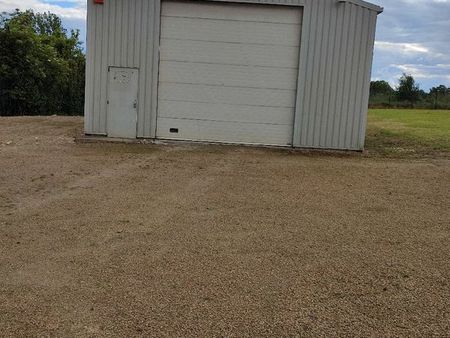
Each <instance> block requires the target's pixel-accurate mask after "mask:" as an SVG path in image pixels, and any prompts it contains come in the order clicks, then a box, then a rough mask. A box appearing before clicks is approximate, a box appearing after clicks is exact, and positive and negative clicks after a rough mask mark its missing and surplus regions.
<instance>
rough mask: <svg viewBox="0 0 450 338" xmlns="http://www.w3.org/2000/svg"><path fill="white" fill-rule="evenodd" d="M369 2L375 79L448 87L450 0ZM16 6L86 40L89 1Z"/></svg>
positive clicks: (36, 0) (9, 4)
mask: <svg viewBox="0 0 450 338" xmlns="http://www.w3.org/2000/svg"><path fill="white" fill-rule="evenodd" d="M88 1H92V0H88ZM106 1H108V0H106ZM371 2H373V3H376V4H377V5H380V6H382V7H384V12H383V13H382V14H380V15H379V17H378V26H377V35H376V42H375V55H374V63H373V71H372V79H373V80H386V81H389V82H390V83H391V84H392V85H395V84H396V83H397V81H398V78H399V77H400V76H401V75H402V73H407V74H411V75H413V76H414V77H415V78H416V80H417V82H418V83H419V84H420V87H421V88H422V89H424V90H428V89H429V88H431V87H433V86H437V85H440V84H444V85H446V86H448V87H450V0H372V1H371ZM15 8H19V9H22V10H24V9H33V10H35V11H38V12H43V11H51V12H53V13H55V14H58V15H59V16H61V17H62V18H63V23H64V25H65V27H67V28H69V29H80V32H81V37H82V40H83V41H84V40H85V35H86V27H85V26H86V19H85V18H86V0H0V12H4V11H6V12H10V11H12V10H14V9H15Z"/></svg>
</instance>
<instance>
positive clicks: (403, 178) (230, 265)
mask: <svg viewBox="0 0 450 338" xmlns="http://www.w3.org/2000/svg"><path fill="white" fill-rule="evenodd" d="M81 127H82V120H81V119H80V118H70V117H65V118H63V117H49V118H0V169H1V170H0V328H1V332H0V336H3V335H4V336H59V337H62V336H65V337H69V336H79V337H94V336H95V337H99V336H115V337H118V336H120V337H134V336H154V337H163V336H172V337H174V336H179V337H188V336H196V337H209V336H224V337H257V336H273V337H282V336H283V337H284V336H289V337H291V336H298V337H321V336H322V337H337V336H341V337H343V336H350V337H356V336H360V337H368V336H372V337H388V336H405V337H406V336H408V337H412V336H416V337H430V336H432V335H435V336H449V335H450V244H449V243H450V236H449V235H450V193H449V192H450V161H449V160H448V159H439V158H436V159H427V160H420V159H413V160H405V159H403V160H400V159H398V160H396V159H389V160H387V159H383V158H371V157H370V156H363V155H359V154H356V155H345V156H343V155H339V156H338V155H334V156H331V155H325V154H305V153H302V152H292V151H287V150H269V149H254V148H245V147H232V146H204V145H181V144H180V145H167V146H163V145H139V144H103V143H94V144H78V143H75V142H74V141H73V136H74V135H75V134H76V133H79V132H80V130H81Z"/></svg>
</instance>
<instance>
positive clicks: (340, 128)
mask: <svg viewBox="0 0 450 338" xmlns="http://www.w3.org/2000/svg"><path fill="white" fill-rule="evenodd" d="M197 1H199V2H200V3H205V2H204V1H202V0H197ZM214 1H215V2H239V3H259V4H276V5H289V6H301V7H303V20H304V22H303V24H302V37H301V41H302V46H301V49H300V58H299V59H300V64H299V72H298V91H297V98H296V111H295V126H294V146H296V147H312V148H333V149H362V148H363V145H364V137H365V128H366V119H367V104H368V95H369V84H370V72H371V65H372V54H373V45H374V37H375V26H376V19H377V14H378V12H379V11H380V8H379V7H376V6H373V5H371V4H368V3H366V2H364V1H360V0H214ZM280 7H284V6H280ZM272 18H273V19H274V20H277V18H276V16H273V17H272V16H270V18H269V19H268V20H271V19H272ZM266 19H267V18H266ZM268 24H270V23H268ZM159 27H160V1H159V0H107V1H105V4H104V5H93V1H88V40H87V41H88V43H87V49H88V55H87V78H86V106H85V107H86V108H85V114H86V118H85V125H86V132H87V133H93V134H104V133H105V131H106V87H107V67H108V66H123V67H138V68H140V73H141V80H140V84H139V99H140V102H141V105H140V107H139V120H138V136H140V137H155V128H156V115H157V114H156V106H157V104H158V102H157V95H156V93H157V81H158V70H159V67H158V49H159V41H160V40H159ZM161 48H162V53H161V58H165V57H167V55H172V54H179V53H180V51H183V50H184V51H185V55H186V60H188V61H192V60H200V61H202V60H203V61H204V60H205V55H207V58H209V57H212V58H215V60H216V61H217V62H222V63H229V64H233V65H240V64H242V60H247V61H248V62H249V64H253V65H255V66H271V65H273V62H274V60H276V61H279V65H280V66H283V67H292V63H291V62H292V60H293V58H292V55H295V53H296V51H295V50H294V49H291V50H290V52H289V53H291V54H290V56H289V55H288V52H287V51H286V50H284V51H282V52H281V53H280V51H279V50H278V48H277V46H274V47H272V48H271V49H270V51H269V52H268V53H267V54H262V53H258V52H257V50H258V49H257V47H255V48H253V50H249V51H248V53H250V54H252V55H254V58H252V59H251V60H249V59H248V58H245V55H244V54H243V55H242V56H241V57H236V55H237V54H236V51H234V50H231V49H230V50H229V52H228V53H215V51H216V50H217V48H216V46H215V45H212V44H211V45H207V44H202V43H201V42H196V43H195V44H190V42H189V41H180V43H179V45H177V46H171V47H170V48H168V46H167V45H166V46H164V41H162V45H161ZM165 53H166V54H165ZM131 55H132V56H131ZM131 60H132V61H131ZM225 104H226V103H225ZM189 109H194V108H192V107H190V108H189ZM240 113H241V114H242V112H240ZM269 114H270V112H269Z"/></svg>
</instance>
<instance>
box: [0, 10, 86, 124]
mask: <svg viewBox="0 0 450 338" xmlns="http://www.w3.org/2000/svg"><path fill="white" fill-rule="evenodd" d="M84 76H85V56H84V54H83V51H82V48H81V43H80V41H79V32H78V31H71V32H70V33H68V32H67V30H66V29H64V28H63V26H62V23H61V19H60V18H59V17H58V16H56V15H54V14H51V13H43V14H40V13H34V12H33V11H25V12H21V11H16V12H14V13H10V14H3V15H0V115H24V114H27V115H49V114H67V115H75V114H81V113H82V112H83V101H84Z"/></svg>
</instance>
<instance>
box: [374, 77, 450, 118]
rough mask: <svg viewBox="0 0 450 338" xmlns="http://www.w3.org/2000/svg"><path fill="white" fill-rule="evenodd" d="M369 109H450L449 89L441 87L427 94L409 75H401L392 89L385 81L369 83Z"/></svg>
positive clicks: (434, 88)
mask: <svg viewBox="0 0 450 338" xmlns="http://www.w3.org/2000/svg"><path fill="white" fill-rule="evenodd" d="M369 106H370V107H371V108H426V109H450V88H448V87H446V86H444V85H441V86H437V87H433V88H431V89H430V90H429V91H428V92H425V91H424V90H422V89H420V88H419V85H418V84H417V83H416V81H415V79H414V78H413V77H412V76H411V75H407V74H403V76H402V77H401V78H400V79H399V82H398V86H397V87H396V88H395V89H394V88H392V87H391V85H390V84H389V83H388V82H386V81H372V82H371V83H370V100H369Z"/></svg>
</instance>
